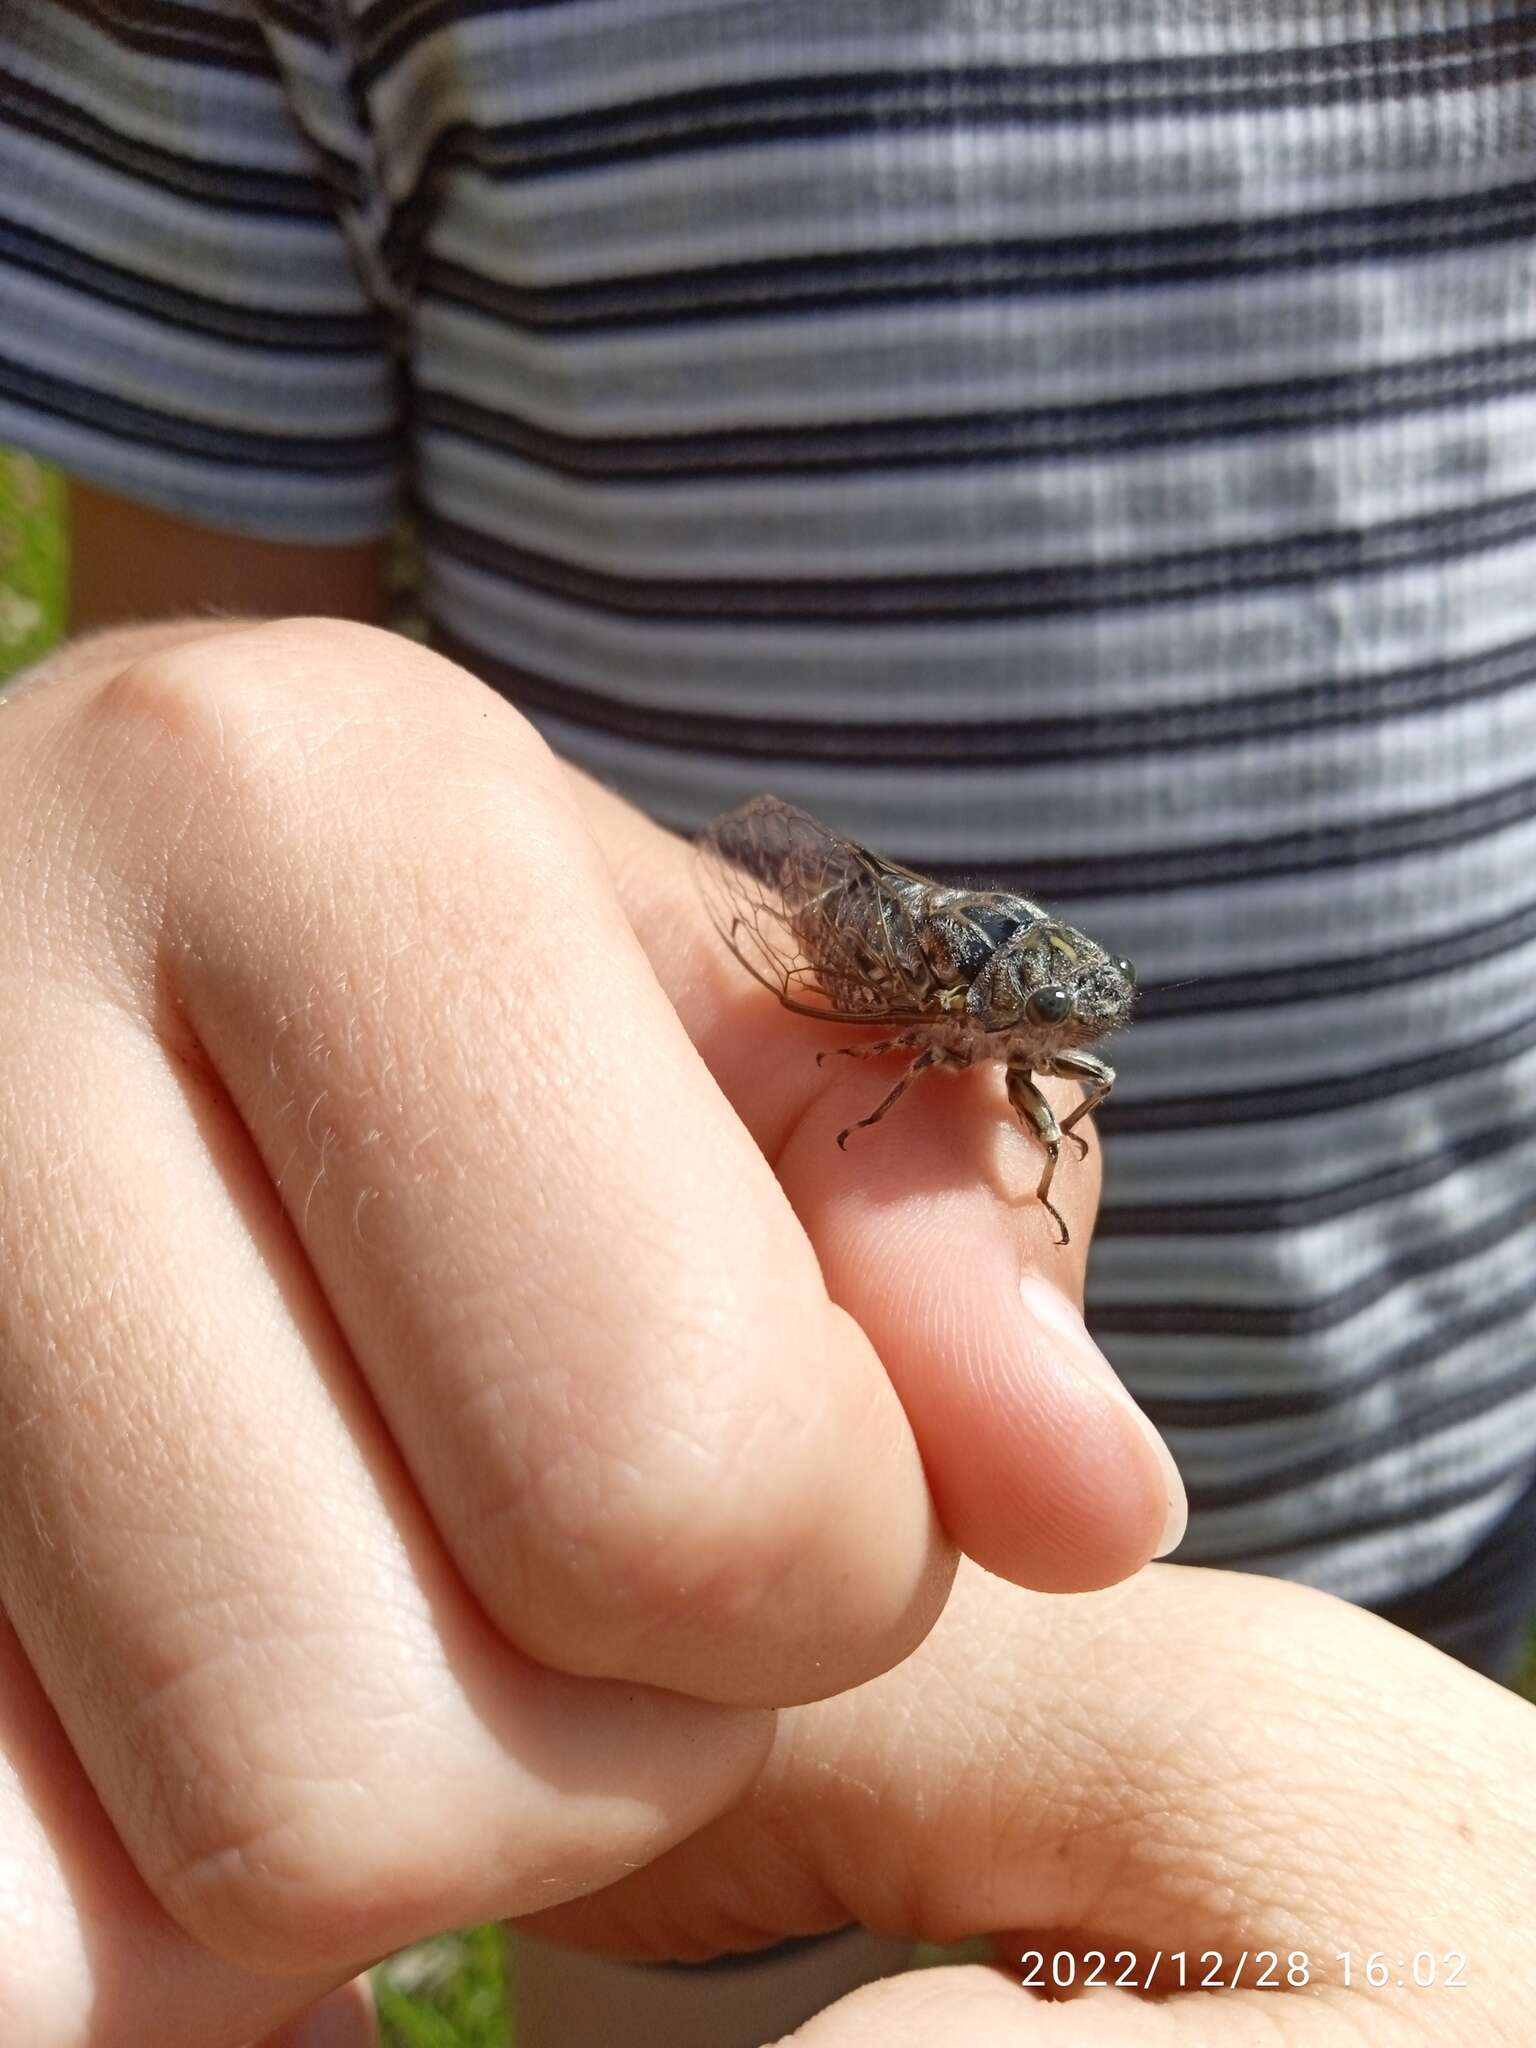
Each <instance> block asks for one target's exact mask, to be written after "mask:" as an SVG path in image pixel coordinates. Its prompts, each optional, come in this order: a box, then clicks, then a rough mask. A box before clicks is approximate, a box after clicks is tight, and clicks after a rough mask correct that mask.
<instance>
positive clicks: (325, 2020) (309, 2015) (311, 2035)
mask: <svg viewBox="0 0 1536 2048" xmlns="http://www.w3.org/2000/svg"><path fill="white" fill-rule="evenodd" d="M372 2006H373V2001H372V1999H371V1998H370V1997H369V1996H368V1995H367V1993H366V1991H365V1990H362V1989H360V1988H359V1987H358V1986H357V1985H355V1984H347V1985H344V1986H343V1988H342V1989H341V1990H340V1991H333V1992H332V1993H331V1995H330V1997H329V1998H322V1999H321V2001H320V2003H319V2004H318V2005H312V2006H311V2007H310V2008H309V2010H308V2012H305V2013H301V2014H300V2015H299V2017H298V2018H297V2019H295V2020H290V2021H289V2022H288V2025H287V2026H286V2027H285V2028H284V2029H283V2031H282V2033H281V2034H280V2035H279V2036H278V2040H279V2041H280V2042H281V2044H282V2048H378V2040H379V2030H378V2027H377V2025H376V2023H375V2021H374V2018H373V2011H372Z"/></svg>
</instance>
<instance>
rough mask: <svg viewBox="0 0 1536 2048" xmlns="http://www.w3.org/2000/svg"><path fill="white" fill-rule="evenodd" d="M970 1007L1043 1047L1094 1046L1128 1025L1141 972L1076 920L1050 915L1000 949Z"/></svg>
mask: <svg viewBox="0 0 1536 2048" xmlns="http://www.w3.org/2000/svg"><path fill="white" fill-rule="evenodd" d="M971 993H972V998H973V1000H972V1002H971V1003H970V1004H969V1005H968V1007H969V1008H970V1009H971V1012H972V1014H973V1015H974V1016H975V1017H976V1019H977V1021H978V1023H981V1024H983V1025H984V1026H985V1028H986V1029H987V1030H990V1031H1006V1030H1012V1031H1017V1032H1018V1033H1020V1034H1021V1035H1026V1034H1027V1035H1028V1036H1029V1037H1030V1038H1031V1039H1032V1040H1034V1041H1036V1042H1037V1043H1038V1044H1039V1046H1040V1047H1041V1049H1042V1050H1049V1051H1051V1052H1057V1051H1065V1050H1066V1049H1067V1048H1068V1047H1071V1046H1087V1045H1096V1044H1097V1043H1098V1041H1099V1040H1100V1039H1101V1038H1106V1037H1108V1035H1109V1033H1110V1032H1111V1031H1114V1030H1116V1029H1117V1028H1118V1027H1119V1026H1120V1025H1122V1024H1124V1023H1125V1022H1126V1021H1127V1019H1128V1018H1129V1017H1130V1014H1131V1006H1132V1004H1133V1003H1134V1002H1135V999H1136V970H1135V969H1134V968H1133V967H1132V965H1131V963H1130V961H1129V960H1125V959H1119V958H1117V957H1116V956H1115V955H1114V954H1111V953H1107V952H1105V950H1104V948H1103V947H1102V946H1101V945H1099V944H1098V943H1097V941H1096V940H1093V939H1090V938H1089V937H1088V936H1087V935H1086V933H1084V932H1080V931H1077V930H1076V929H1075V928H1074V927H1073V926H1072V925H1069V924H1057V923H1056V922H1055V921H1054V920H1047V921H1045V922H1043V923H1041V924H1038V925H1036V926H1034V927H1033V928H1032V929H1029V930H1026V931H1021V932H1020V933H1019V934H1018V936H1017V938H1015V939H1013V940H1010V941H1009V943H1008V944H1007V945H1005V946H1001V947H999V948H998V951H997V953H996V954H995V955H994V956H993V959H992V961H991V963H990V968H989V971H988V972H987V973H986V974H985V975H984V976H981V977H979V978H978V980H977V981H976V982H975V983H974V984H973V985H972V991H971Z"/></svg>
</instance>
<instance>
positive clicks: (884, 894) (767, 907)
mask: <svg viewBox="0 0 1536 2048" xmlns="http://www.w3.org/2000/svg"><path fill="white" fill-rule="evenodd" d="M698 855H699V859H698V871H699V879H700V884H701V887H702V889H703V894H704V900H705V903H706V904H707V906H708V909H709V914H710V917H711V918H712V920H713V921H714V924H715V927H716V929H717V930H718V931H719V933H720V935H721V937H722V938H723V939H724V940H725V942H726V944H727V945H728V946H729V947H730V949H731V951H732V952H733V953H734V954H735V955H736V957H737V959H738V960H740V962H741V963H742V965H743V966H744V967H745V968H746V969H747V970H748V972H749V973H751V974H753V975H755V976H756V978H757V979H758V980H759V981H760V982H762V983H763V984H764V986H765V987H767V988H770V989H772V990H773V993H774V994H775V995H776V996H777V997H778V998H779V1001H780V1002H781V1003H783V1004H784V1005H785V1006H786V1008H788V1009H791V1010H796V1011H799V1012H801V1013H802V1014H803V1015H806V1016H811V1017H825V1018H828V1019H830V1020H833V1021H837V1022H842V1023H850V1024H854V1023H857V1024H865V1023H867V1024H879V1023H896V1022H905V1023H911V1022H916V1021H918V1020H919V1019H921V1018H922V1017H924V1016H926V1015H928V1014H929V1012H928V1008H927V1006H926V1005H925V1003H924V1000H923V997H924V979H925V970H924V969H923V966H922V953H921V949H920V947H919V946H918V943H917V934H916V929H915V925H914V919H913V908H912V904H911V902H910V901H909V900H908V897H907V896H906V894H905V893H904V886H903V885H906V886H907V887H913V886H915V887H917V888H919V889H920V888H921V887H922V886H923V883H922V878H921V877H920V876H917V875H913V874H911V873H910V871H909V870H907V869H905V868H898V867H896V866H895V865H894V864H893V863H891V862H889V861H885V860H883V859H882V858H881V856H880V855H879V854H875V853H871V852H870V851H869V849H868V848H867V847H863V846H860V845H859V844H858V843H857V841H855V840H852V839H847V838H845V837H844V836H843V835H842V834H841V833H840V832H834V831H832V830H831V829H830V827H828V826H826V825H823V824H822V823H821V822H820V820H819V819H816V818H813V817H812V816H811V815H810V813H809V812H808V811H802V810H798V809H797V808H796V807H795V806H794V805H793V804H787V803H784V802H782V801H781V799H779V798H778V797H772V796H758V797H752V798H751V799H750V800H749V801H748V802H746V803H744V804H740V805H738V806H737V808H736V809H735V810H734V811H727V812H726V813H725V815H724V816H723V817H720V818H716V819H715V820H714V822H713V823H712V824H710V825H707V826H706V827H705V829H704V831H703V832H702V834H701V835H700V838H699V843H698Z"/></svg>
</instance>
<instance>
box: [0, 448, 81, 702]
mask: <svg viewBox="0 0 1536 2048" xmlns="http://www.w3.org/2000/svg"><path fill="white" fill-rule="evenodd" d="M65 568H66V555H65V539H64V489H63V485H62V483H61V482H60V479H59V478H58V477H57V476H56V475H55V474H54V472H53V471H52V470H49V469H44V468H43V466H42V464H41V463H38V462H34V461H33V460H32V458H31V456H30V455H15V454H12V453H11V452H10V451H9V450H8V449H5V448H0V681H3V680H4V678H5V677H6V676H8V675H14V674H15V672H16V671H17V669H21V668H25V667H26V666H27V664H28V663H29V662H33V661H36V660H38V659H39V657H40V656H42V655H43V654H45V653H46V652H47V651H48V648H49V647H50V646H51V645H52V643H53V642H54V640H56V639H57V638H58V635H59V633H60V632H61V631H62V629H63V623H64V606H65V588H66V586H65Z"/></svg>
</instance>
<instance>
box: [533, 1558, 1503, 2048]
mask: <svg viewBox="0 0 1536 2048" xmlns="http://www.w3.org/2000/svg"><path fill="white" fill-rule="evenodd" d="M1533 1881H1536V1709H1533V1708H1532V1707H1531V1706H1530V1705H1528V1704H1527V1703H1526V1702H1524V1701H1522V1700H1520V1699H1518V1698H1517V1697H1515V1696H1514V1695H1513V1694H1510V1693H1508V1692H1504V1691H1502V1690H1501V1689H1500V1688H1499V1687H1497V1686H1495V1685H1493V1684H1491V1683H1490V1682H1489V1681H1488V1680H1486V1679H1484V1678H1481V1677H1479V1676H1477V1675H1476V1674H1474V1673H1472V1672H1470V1671H1468V1670H1467V1669H1466V1668H1465V1667H1464V1666H1462V1665H1459V1664H1456V1663H1454V1662H1452V1660H1451V1659H1449V1658H1448V1657H1445V1656H1442V1655H1441V1654H1440V1653H1439V1652H1438V1651H1436V1650H1432V1649H1430V1648H1428V1647H1427V1646H1426V1645H1425V1644H1423V1643H1420V1642H1418V1641H1416V1640H1415V1639H1414V1638H1413V1637H1411V1636H1408V1635H1405V1634H1403V1633H1402V1632H1401V1631H1399V1630H1397V1629H1394V1628H1391V1627H1389V1626H1388V1625H1387V1624H1386V1623H1385V1622H1382V1621H1378V1620H1377V1619H1376V1618H1375V1617H1374V1616H1371V1615H1368V1614H1364V1613H1362V1612H1361V1611H1359V1610H1358V1609H1355V1608H1351V1607H1348V1606H1346V1605H1345V1604H1344V1603H1342V1602H1341V1601H1337V1600H1334V1599H1332V1598H1331V1597H1329V1596H1327V1595H1325V1594H1321V1593H1315V1592H1311V1591H1309V1590H1307V1589H1305V1588H1302V1587H1298V1586H1291V1585H1287V1584H1285V1583H1283V1582H1282V1581H1279V1580H1273V1579H1262V1578H1257V1577H1247V1576H1240V1575H1238V1574H1235V1573H1222V1572H1209V1571H1196V1570H1194V1569H1192V1568H1188V1567H1181V1566H1174V1567H1170V1568H1158V1567H1154V1568H1153V1569H1152V1570H1150V1571H1147V1572H1143V1573H1142V1574H1140V1575H1139V1576H1138V1577H1137V1578H1135V1579H1134V1580H1132V1581H1130V1582H1129V1583H1128V1584H1125V1585H1121V1586H1117V1587H1115V1588H1114V1589H1113V1590H1112V1591H1109V1592H1103V1593H1096V1594H1090V1595H1085V1596H1083V1597H1081V1598H1078V1599H1074V1600H1068V1601H1060V1600H1047V1599H1041V1598H1040V1597H1038V1596H1036V1595H1032V1594H1028V1593H1023V1592H1020V1591H1018V1590H1016V1589H1015V1588H1013V1587H1009V1586H1006V1585H1004V1584H1003V1583H1002V1582H1000V1581H999V1580H996V1579H991V1578H988V1577H987V1576H986V1575H985V1574H983V1573H982V1572H980V1571H978V1570H976V1569H975V1568H974V1567H971V1566H965V1567H963V1568H962V1570H961V1574H960V1577H959V1579H958V1581H957V1583H956V1587H955V1590H954V1593H953V1595H952V1597H951V1600H950V1603H949V1605H948V1607H947V1608H946V1610H945V1613H944V1616H943V1618H942V1620H941V1621H940V1622H939V1624H938V1626H937V1628H936V1629H935V1630H934V1631H933V1633H932V1634H931V1635H930V1636H929V1638H928V1640H927V1641H926V1642H925V1643H924V1644H923V1646H922V1648H921V1649H920V1650H919V1651H918V1652H917V1653H916V1654H915V1656H913V1657H912V1658H911V1659H910V1660H909V1661H908V1662H907V1663H905V1664H904V1665H902V1666H901V1668H900V1669H899V1670H896V1671H893V1672H890V1673H887V1674H886V1675H885V1676H883V1677H881V1678H878V1679H876V1680H874V1681H873V1682H871V1683H870V1684H868V1685H865V1686H863V1687H860V1688H859V1689H857V1690H856V1691H854V1692H851V1693H849V1694H847V1695H845V1696H844V1697H843V1698H841V1699H837V1700H831V1701H827V1702H823V1703H821V1704H818V1705H814V1706H807V1707H801V1708H796V1709H794V1710H793V1711H791V1712H790V1713H787V1714H784V1715H782V1716H780V1718H779V1723H778V1731H777V1736H776V1740H775V1746H774V1751H773V1755H772V1758H771V1759H770V1761H769V1763H768V1765H767V1767H766V1768H765V1770H764V1771H763V1773H762V1774H761V1776H760V1777H759V1779H758V1780H757V1783H756V1785H755V1786H754V1788H753V1791H752V1793H751V1794H750V1795H749V1797H748V1798H747V1799H746V1800H744V1801H743V1802H742V1803H741V1805H740V1806H739V1807H737V1808H736V1809H734V1810H733V1811H731V1812H729V1813H726V1814H724V1815H722V1816H721V1817H720V1818H719V1819H717V1820H716V1821H714V1822H713V1823H711V1825H710V1826H709V1827H707V1828H705V1829H704V1830H702V1832H700V1833H699V1834H697V1835H695V1836H693V1837H692V1838H691V1839H690V1840H688V1841H687V1842H685V1843H683V1844H681V1845H680V1846H679V1847H677V1848H675V1849H673V1850H671V1851H669V1852H668V1853H667V1854H666V1855H664V1856H662V1857H661V1858H660V1859H659V1860H658V1861H656V1862H655V1863H653V1864H651V1865H650V1866H649V1867H648V1868H647V1869H645V1870H643V1871H640V1872H637V1873H636V1874H635V1875H633V1876H631V1877H627V1878H625V1879H624V1880H623V1881H622V1882H621V1883H620V1884H618V1885H615V1886H613V1887H612V1888H610V1889H609V1890H607V1891H604V1892H601V1893H598V1894H596V1895H595V1896H592V1897H589V1898H586V1899H582V1900H579V1901H574V1902H572V1903H570V1904H567V1905H565V1906H562V1907H560V1908H557V1909H556V1910H555V1911H553V1912H551V1913H548V1914H544V1915H540V1916H538V1917H536V1918H534V1919H532V1920H530V1921H527V1922H525V1923H524V1928H525V1930H526V1931H527V1932H529V1933H532V1934H537V1935H539V1936H541V1937H542V1938H544V1939H547V1940H554V1941H563V1942H567V1943H571V1944H574V1945H576V1946H578V1947H581V1948H585V1949H592V1950H596V1951H600V1952H603V1953H607V1954H612V1955H616V1956H627V1957H631V1958H635V1959H647V1960H654V1959H657V1958H660V1957H681V1958H688V1959H698V1958H701V1957H704V1956H707V1955H712V1954H714V1953H716V1952H717V1951H718V1950H719V1949H722V1948H730V1949H737V1950H740V1949H743V1948H748V1947H750V1946H751V1945H752V1942H753V1940H754V1938H755V1939H757V1940H759V1941H762V1942H770V1941H777V1940H780V1939H782V1938H783V1937H784V1936H786V1935H790V1934H807V1933H814V1932H819V1931H822V1930H825V1929H829V1928H833V1927H837V1926H840V1925H843V1924H845V1923H847V1922H848V1921H850V1920H855V1921H858V1922H860V1923H862V1924H863V1925H865V1926H867V1927H869V1928H871V1929H873V1930H875V1931H877V1932H879V1933H882V1934H888V1935H895V1936H903V1937H907V1938H913V1939H917V1938H924V1939H928V1940H932V1941H938V1942H943V1943H952V1942H958V1941H960V1940H962V1939H965V1938H967V1937H972V1936H975V1935H978V1934H980V1935H987V1936H992V1937H994V1941H993V1948H994V1952H995V1958H996V1960H995V1962H994V1963H978V1964H971V1965H963V1966H959V1967H954V1966H951V1967H947V1968H941V1969H935V1970H924V1971H916V1972H909V1973H907V1974H905V1975H900V1976H896V1977H892V1978H889V1979H886V1980H885V1981H883V1982H881V1983H878V1984H873V1985H868V1986H866V1987H865V1988H864V1989H862V1990H861V1991H858V1992H855V1993H854V1994H852V1995H851V1996H850V1997H847V1998H844V1999H841V2000H839V2001H838V2003H837V2004H835V2005H834V2006H831V2007H829V2008H828V2009H827V2010H826V2011H825V2012H823V2013H821V2014H820V2015H819V2016H817V2017H816V2018H814V2019H812V2020H811V2021H810V2022H809V2023H808V2024H806V2025H805V2026H803V2027H802V2028H801V2029H799V2030H798V2031H797V2032H796V2033H795V2034H794V2035H793V2037H792V2038H793V2040H794V2042H795V2043H796V2044H799V2048H877V2044H878V2048H1032V2044H1035V2043H1039V2044H1042V2048H1047V2044H1048V2048H1080V2044H1081V2048H1141V2044H1143V2043H1145V2044H1147V2048H1185V2044H1187V2048H1260V2044H1263V2048H1425V2044H1428V2043H1434V2044H1439V2043H1444V2044H1446V2048H1466V2044H1468V2043H1472V2042H1476V2043H1478V2044H1480V2048H1526V2044H1527V2043H1528V2042H1529V2041H1530V2039H1531V2018H1530V2000H1531V1990H1532V1972H1531V1962H1530V1958H1531V1938H1530V1897H1531V1890H1532V1884H1533ZM1159 1959H1160V1960H1159ZM1180 1959H1182V1960H1180ZM1416 1970H1417V1976H1418V1981H1417V1982H1415V1971H1416ZM1090 1974H1092V1975H1094V1976H1096V1978H1097V1980H1098V1981H1097V1983H1096V1984H1095V1985H1094V1986H1093V1987H1092V1988H1089V1987H1088V1986H1087V1981H1086V1980H1087V1979H1088V1977H1089V1976H1090ZM1026 1975H1027V1976H1029V1977H1030V1978H1031V1979H1032V1980H1034V1981H1035V1982H1037V1983H1038V1982H1040V1981H1042V1980H1044V1981H1045V1982H1050V1981H1051V1980H1052V1979H1053V1978H1054V1979H1056V1980H1057V1981H1058V1982H1066V1983H1068V1984H1070V1985H1072V1987H1073V1990H1072V1995H1071V1996H1070V1997H1068V1998H1064V1999H1062V2000H1060V2001H1059V2002H1056V2003H1051V2004H1047V2003H1045V2002H1044V2001H1043V1999H1042V1997H1041V1995H1040V1994H1039V1993H1038V1992H1035V1991H1026V1990H1025V1989H1024V1988H1022V1986H1023V1979H1024V1977H1025V1976H1026ZM1181 1976H1182V1979H1183V1984H1182V1986H1181V1983H1180V1978H1181ZM1149 1978H1151V1979H1152V1981H1153V1982H1154V1983H1155V1985H1156V1992H1155V1995H1154V1996H1152V1997H1148V1996H1146V1995H1145V1993H1144V1992H1143V1991H1142V1990H1140V1989H1133V1988H1131V1987H1132V1986H1139V1985H1143V1984H1145V1983H1146V1982H1147V1981H1148V1979H1149ZM1261 1979H1262V1980H1263V1981H1262V1982H1261V1981H1260V1980H1261ZM703 1981H704V1982H707V1981H708V1980H703ZM1202 1986H1204V1987H1206V1988H1202Z"/></svg>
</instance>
